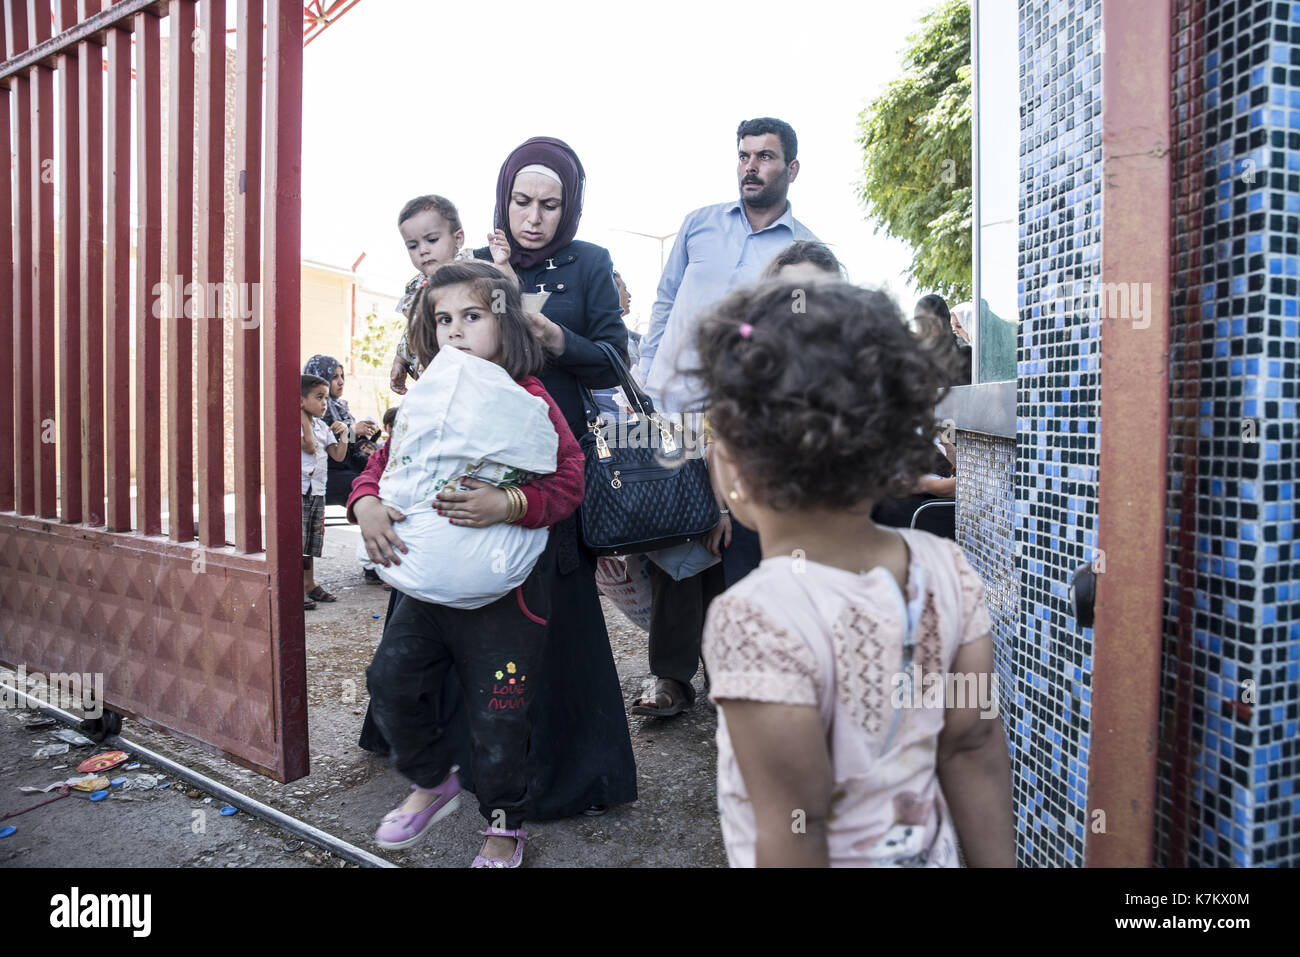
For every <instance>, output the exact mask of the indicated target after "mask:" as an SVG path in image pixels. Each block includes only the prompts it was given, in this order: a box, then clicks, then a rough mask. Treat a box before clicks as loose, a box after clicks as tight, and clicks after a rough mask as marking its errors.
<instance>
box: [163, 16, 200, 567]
mask: <svg viewBox="0 0 1300 957" xmlns="http://www.w3.org/2000/svg"><path fill="white" fill-rule="evenodd" d="M168 21H169V23H170V26H171V42H170V43H169V44H168V46H167V68H168V72H169V73H170V82H169V83H168V94H169V97H168V98H169V100H170V103H169V104H168V115H169V117H170V119H169V122H168V124H167V140H168V143H167V156H168V162H167V177H168V186H167V250H168V254H167V262H168V264H169V266H170V270H169V271H170V273H171V275H170V276H168V277H167V280H168V282H169V283H170V287H169V288H170V290H171V295H170V296H169V297H168V301H167V302H166V304H165V305H164V307H163V308H164V309H165V310H166V315H167V509H168V520H167V525H168V534H169V535H170V537H171V540H172V541H173V542H190V541H193V540H194V425H193V422H194V331H193V325H192V323H193V318H192V317H193V315H194V312H193V308H192V307H190V308H188V309H187V302H190V301H191V300H190V297H189V295H188V292H190V291H192V290H193V287H192V286H191V285H190V284H191V283H192V282H193V279H194V36H193V34H194V3H193V0H171V12H170V15H169V16H168ZM198 298H206V297H205V296H204V291H203V290H202V289H200V290H199V295H198ZM187 312H188V313H189V316H188V317H187V315H186V313H187Z"/></svg>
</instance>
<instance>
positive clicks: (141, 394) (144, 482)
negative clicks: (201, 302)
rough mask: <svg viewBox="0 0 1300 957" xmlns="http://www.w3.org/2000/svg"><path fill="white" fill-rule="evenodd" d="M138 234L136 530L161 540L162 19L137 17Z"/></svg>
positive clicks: (150, 15) (147, 14)
mask: <svg viewBox="0 0 1300 957" xmlns="http://www.w3.org/2000/svg"><path fill="white" fill-rule="evenodd" d="M135 53H136V61H135V62H136V68H135V77H136V79H135V94H136V110H135V119H136V176H137V180H136V182H137V188H136V218H137V222H138V224H139V225H138V226H137V228H136V237H137V238H136V244H135V250H136V252H135V261H136V268H135V276H136V279H135V296H136V304H135V488H136V493H135V494H136V501H135V513H136V519H135V525H136V529H137V530H138V531H140V532H143V533H144V534H145V535H160V534H162V502H161V497H162V461H161V453H160V449H161V442H160V439H161V436H160V435H159V428H160V426H161V421H160V420H161V415H160V414H159V412H160V409H159V402H160V400H161V389H160V388H159V385H160V382H159V365H160V363H161V361H162V348H161V342H160V338H161V332H162V328H161V327H162V323H161V322H160V319H159V316H160V315H161V312H162V309H161V305H160V303H159V301H158V297H159V296H160V294H161V293H162V290H163V286H162V284H161V280H162V168H161V161H162V156H161V155H160V154H161V139H162V131H161V128H160V119H161V113H162V103H161V93H162V91H161V86H160V81H161V77H160V72H161V69H162V64H161V51H160V49H159V43H158V18H157V17H155V16H154V15H153V14H152V13H148V12H145V13H138V14H136V17H135Z"/></svg>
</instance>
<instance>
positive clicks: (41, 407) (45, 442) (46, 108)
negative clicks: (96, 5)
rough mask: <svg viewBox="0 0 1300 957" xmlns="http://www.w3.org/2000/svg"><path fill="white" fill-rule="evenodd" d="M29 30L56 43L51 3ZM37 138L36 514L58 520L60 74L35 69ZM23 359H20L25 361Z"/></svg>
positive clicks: (39, 2)
mask: <svg viewBox="0 0 1300 957" xmlns="http://www.w3.org/2000/svg"><path fill="white" fill-rule="evenodd" d="M27 28H28V31H29V35H30V37H31V43H32V45H33V46H35V45H36V44H38V43H42V42H44V41H45V40H48V39H49V38H50V32H51V22H50V0H27ZM31 103H32V125H33V131H32V132H33V133H34V134H35V135H33V136H32V137H31V140H30V149H31V156H32V181H31V190H32V233H31V242H32V248H33V252H34V266H35V272H34V275H33V293H34V294H33V297H32V313H31V322H32V323H33V329H32V342H31V351H30V352H27V353H25V355H26V357H27V361H28V362H30V363H31V365H32V373H33V382H32V394H33V396H34V397H35V400H36V408H35V416H34V422H33V426H34V428H35V439H36V442H35V446H34V449H33V451H34V454H35V458H36V483H35V496H36V514H37V515H39V516H40V517H41V518H56V517H57V515H58V469H57V466H58V461H57V449H56V447H55V438H56V435H55V432H56V429H57V414H58V413H57V409H56V400H55V395H56V392H55V388H54V386H55V372H54V342H55V335H54V324H55V312H54V269H55V266H54V174H55V168H54V71H53V70H51V69H50V68H48V67H45V66H37V67H35V68H34V69H33V70H32V83H31ZM21 357H22V354H20V359H21Z"/></svg>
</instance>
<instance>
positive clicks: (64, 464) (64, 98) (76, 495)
mask: <svg viewBox="0 0 1300 957" xmlns="http://www.w3.org/2000/svg"><path fill="white" fill-rule="evenodd" d="M58 14H59V30H60V32H62V31H63V30H67V29H68V28H69V27H71V26H72V25H73V24H74V23H76V22H77V2H76V0H58ZM77 60H78V55H77V50H76V48H75V47H70V48H67V49H66V50H65V51H64V52H63V53H61V54H60V55H59V66H58V74H59V94H60V96H59V164H60V176H59V187H60V189H59V225H60V230H59V273H58V285H59V326H58V334H59V372H58V376H59V380H58V381H59V396H58V403H59V406H58V407H59V417H58V422H59V432H58V434H59V514H60V515H61V516H62V518H63V521H65V522H72V523H76V522H80V521H81V489H82V479H81V401H82V400H81V323H82V312H81V262H82V260H81V253H82V249H81V138H80V135H79V129H78V128H79V126H80V120H79V118H78V117H79V115H80V113H81V106H80V103H79V97H78V94H79V92H80V84H79V83H78V78H77Z"/></svg>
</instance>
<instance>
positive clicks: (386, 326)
mask: <svg viewBox="0 0 1300 957" xmlns="http://www.w3.org/2000/svg"><path fill="white" fill-rule="evenodd" d="M361 322H362V327H361V332H360V333H359V334H358V335H357V337H356V338H355V339H353V340H352V357H353V358H354V359H356V361H357V363H358V364H360V365H361V366H364V367H367V369H368V370H369V371H372V372H380V373H382V374H383V375H384V377H385V379H386V378H387V376H388V370H389V369H390V368H391V367H392V365H393V347H394V346H396V345H397V340H398V339H400V338H401V337H402V333H403V332H404V331H405V330H406V317H405V316H403V315H402V314H401V313H398V312H394V313H393V314H392V315H391V316H387V317H383V316H380V315H379V313H378V311H376V310H375V308H374V307H373V306H372V307H371V309H370V311H369V312H368V313H366V315H365V318H363V319H362V320H361ZM408 385H409V383H408ZM375 402H376V404H377V405H378V406H379V411H380V412H381V413H382V412H385V411H387V409H388V407H389V406H391V405H392V404H393V393H391V392H389V391H388V390H387V389H382V390H379V391H377V392H376V393H375Z"/></svg>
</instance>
